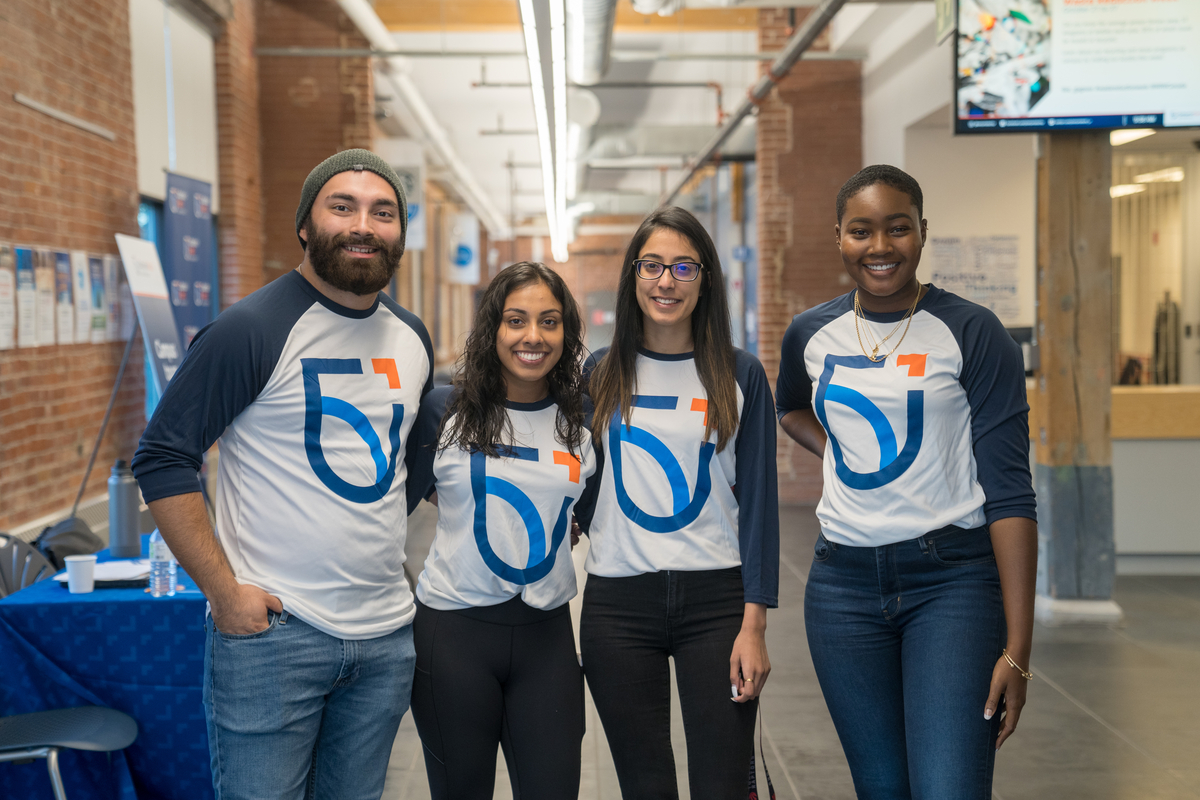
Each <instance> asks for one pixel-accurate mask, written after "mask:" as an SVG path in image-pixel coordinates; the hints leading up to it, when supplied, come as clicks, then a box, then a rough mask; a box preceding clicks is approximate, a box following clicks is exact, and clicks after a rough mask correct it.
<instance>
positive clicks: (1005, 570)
mask: <svg viewBox="0 0 1200 800" xmlns="http://www.w3.org/2000/svg"><path fill="white" fill-rule="evenodd" d="M989 528H990V533H991V537H992V550H993V551H994V552H995V554H996V569H997V570H998V571H999V573H1000V592H1001V594H1002V595H1003V598H1004V619H1005V621H1006V622H1007V624H1008V639H1007V641H1008V654H1009V655H1010V656H1012V659H1013V660H1014V661H1016V662H1017V663H1018V664H1020V665H1021V669H1024V670H1026V671H1028V670H1029V653H1030V650H1032V649H1033V593H1034V584H1035V582H1036V580H1037V523H1036V522H1034V521H1033V520H1031V519H1025V518H1024V517H1007V518H1005V519H998V520H996V521H995V522H993V523H992V524H991V525H990V526H989ZM1026 683H1028V681H1026V680H1025V679H1024V678H1022V677H1021V673H1020V672H1018V671H1017V670H1015V669H1013V668H1012V664H1009V663H1008V659H1006V658H1004V657H1003V656H1001V657H1000V660H999V661H997V662H996V666H995V667H993V668H992V688H991V692H990V693H989V694H988V700H987V706H986V707H985V708H984V716H985V717H986V718H988V719H991V718H992V717H993V716H994V715H995V714H998V713H1000V699H1001V697H1003V698H1004V727H1003V728H1001V729H1000V735H999V736H997V737H996V749H997V750H999V749H1000V745H1002V744H1004V740H1005V739H1007V738H1008V737H1009V736H1012V733H1013V731H1015V730H1016V729H1017V720H1018V719H1020V717H1021V709H1022V708H1023V707H1024V706H1025V693H1026V691H1027V690H1028V687H1027V686H1026V685H1025V684H1026Z"/></svg>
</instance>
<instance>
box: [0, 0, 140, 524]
mask: <svg viewBox="0 0 1200 800" xmlns="http://www.w3.org/2000/svg"><path fill="white" fill-rule="evenodd" d="M16 92H20V93H22V94H24V95H27V96H29V97H31V98H33V99H34V100H37V101H39V102H42V103H45V104H47V105H49V106H52V107H54V108H57V109H60V110H62V111H65V112H67V113H69V114H73V115H75V116H77V117H79V118H81V119H84V120H86V121H88V122H91V123H93V124H96V125H100V126H102V127H104V128H107V129H108V130H111V131H112V132H113V133H115V134H116V139H115V141H111V142H110V141H108V140H107V139H106V138H103V137H101V136H98V135H96V134H94V133H90V132H88V131H84V130H81V129H79V128H76V127H74V126H72V125H68V124H66V123H64V122H60V121H58V120H56V119H52V118H51V117H48V116H46V115H44V114H41V113H39V112H37V111H33V110H32V109H29V108H26V107H25V106H22V105H19V104H18V103H16V102H15V101H14V100H13V94H14V93H16ZM137 207H138V193H137V160H136V151H135V146H134V122H133V79H132V71H131V62H130V43H129V5H128V3H109V2H101V1H100V0H58V2H55V3H53V4H47V3H45V2H42V1H41V0H6V2H5V3H4V6H3V11H2V12H0V240H3V241H5V242H8V243H11V244H21V245H34V246H41V247H50V248H53V249H55V250H72V249H79V250H86V251H87V252H89V253H93V254H96V255H99V254H106V253H111V254H116V253H117V246H116V241H115V240H114V239H113V234H115V233H127V234H130V235H131V236H137V235H138V226H137ZM124 347H125V345H124V343H123V342H109V343H105V344H96V345H93V344H72V345H60V346H53V347H37V348H28V349H22V350H4V351H0V530H10V529H12V528H13V527H16V526H18V525H20V524H21V523H23V522H27V521H29V520H31V519H36V518H37V517H40V516H44V515H46V514H50V513H52V512H55V511H58V510H59V509H62V508H64V507H66V506H69V505H70V504H71V501H72V500H74V499H75V492H76V491H77V490H78V488H79V481H80V479H81V478H82V477H83V470H84V467H85V466H86V465H87V457H88V455H89V453H90V452H91V448H92V444H93V442H94V441H95V438H96V433H97V432H98V431H99V429H100V419H101V417H102V416H103V414H104V409H105V406H106V405H107V403H108V396H109V392H110V391H111V390H112V384H113V380H114V379H115V377H116V372H117V366H118V364H119V363H120V361H121V353H122V351H123V349H124ZM134 347H135V349H134V353H133V355H132V358H131V359H130V364H129V368H128V369H127V371H126V373H125V378H124V382H123V383H122V390H121V393H120V395H119V397H118V400H117V405H116V408H115V409H114V410H113V417H112V421H111V422H110V423H109V427H108V434H107V435H106V437H105V440H104V445H103V447H102V448H101V450H100V453H99V455H98V457H97V459H96V468H95V470H94V471H93V473H92V478H91V481H90V483H89V486H90V491H89V492H88V493H87V495H85V496H91V495H95V494H97V493H100V492H103V491H104V480H105V479H106V477H107V474H108V470H109V467H111V466H112V462H113V460H114V459H116V458H124V459H129V458H131V457H132V456H133V452H134V448H135V447H136V446H137V440H138V437H139V436H140V435H141V430H142V425H143V420H142V406H141V403H142V396H143V386H142V383H143V379H142V357H141V344H140V339H139V342H138V343H137V344H135V345H134Z"/></svg>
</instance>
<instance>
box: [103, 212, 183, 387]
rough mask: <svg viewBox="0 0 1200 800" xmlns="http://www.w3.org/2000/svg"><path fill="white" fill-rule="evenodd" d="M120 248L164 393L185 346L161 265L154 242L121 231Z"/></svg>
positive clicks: (143, 333)
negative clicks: (181, 341)
mask: <svg viewBox="0 0 1200 800" xmlns="http://www.w3.org/2000/svg"><path fill="white" fill-rule="evenodd" d="M117 247H118V248H119V249H120V250H121V259H122V261H124V262H125V276H126V279H127V280H128V281H129V290H130V292H131V293H132V294H133V306H134V308H135V310H136V311H137V316H138V322H139V323H140V324H141V328H142V339H143V340H144V341H145V342H146V354H147V356H148V357H149V358H150V361H151V365H152V366H153V374H154V379H155V384H156V388H157V390H158V394H159V395H161V394H162V393H163V391H164V390H165V389H166V388H167V383H168V382H169V381H170V380H171V378H172V377H173V376H174V375H175V370H177V369H179V363H180V362H181V361H182V360H183V347H182V346H181V345H180V342H179V331H178V329H177V328H176V325H175V315H174V313H173V310H172V307H171V299H170V296H169V295H168V293H167V281H166V279H165V278H164V277H163V269H162V264H161V263H160V262H159V260H158V251H157V250H156V249H155V247H154V243H153V242H149V241H146V240H145V239H137V238H135V237H133V236H126V235H125V234H122V233H118V234H117Z"/></svg>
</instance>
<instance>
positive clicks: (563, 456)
mask: <svg viewBox="0 0 1200 800" xmlns="http://www.w3.org/2000/svg"><path fill="white" fill-rule="evenodd" d="M554 463H555V464H561V465H562V466H564V467H566V468H567V469H568V470H570V474H569V475H568V477H569V478H570V479H571V483H579V459H578V458H577V457H576V456H573V455H571V454H570V453H564V452H563V451H562V450H555V451H554Z"/></svg>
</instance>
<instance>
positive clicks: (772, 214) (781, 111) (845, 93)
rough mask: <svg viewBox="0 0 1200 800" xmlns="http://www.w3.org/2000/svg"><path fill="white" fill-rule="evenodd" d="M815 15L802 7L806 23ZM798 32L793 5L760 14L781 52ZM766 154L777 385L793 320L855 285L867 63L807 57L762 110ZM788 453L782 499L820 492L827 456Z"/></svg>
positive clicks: (770, 317)
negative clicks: (844, 212) (841, 229)
mask: <svg viewBox="0 0 1200 800" xmlns="http://www.w3.org/2000/svg"><path fill="white" fill-rule="evenodd" d="M806 13H807V11H806V10H805V9H795V22H796V24H797V25H799V24H800V23H801V22H802V21H803V19H804V15H805V14H806ZM789 35H790V30H789V19H788V11H787V10H786V9H778V10H777V9H763V10H761V11H760V12H759V48H760V49H761V50H777V49H779V48H780V47H782V46H783V44H784V42H785V41H786V40H787V38H788V36H789ZM823 39H824V34H823V35H822V39H821V40H818V42H817V48H821V47H823V46H824V44H823V42H822V40H823ZM764 69H765V67H764ZM757 159H758V181H759V185H758V241H759V289H758V306H759V357H760V358H761V359H762V362H763V366H764V367H765V368H766V370H767V375H768V377H770V378H771V380H772V382H773V381H774V379H775V376H776V375H777V374H778V369H779V345H780V343H781V341H782V340H783V333H784V331H785V330H786V329H787V326H788V323H789V322H791V319H792V317H793V316H794V315H795V314H798V313H800V312H801V311H803V310H805V309H807V308H811V307H812V306H815V305H818V304H819V303H823V302H825V301H826V300H830V299H832V298H834V297H836V296H838V295H840V294H844V293H846V292H847V291H849V290H850V288H851V284H850V280H849V277H848V276H847V275H846V274H845V271H844V270H843V268H842V262H841V258H840V257H839V255H838V251H837V246H836V239H835V236H834V232H833V228H834V225H835V224H836V223H837V220H836V218H835V215H834V198H835V197H836V195H837V191H838V189H839V188H841V185H842V184H843V183H845V181H846V179H847V178H849V177H850V176H851V175H853V174H854V173H855V172H857V171H858V170H859V169H861V168H862V79H861V69H860V66H859V63H858V62H856V61H825V62H822V61H801V62H799V63H797V64H796V65H795V66H794V67H793V68H792V70H791V72H790V73H789V74H788V76H787V77H786V78H784V79H783V80H782V81H781V82H780V83H779V84H778V86H776V88H775V89H774V90H773V91H772V92H771V94H770V96H769V97H768V98H767V100H766V101H765V102H763V104H762V106H761V107H760V108H759V114H758V141H757ZM778 456H779V499H780V501H781V502H786V503H813V502H816V501H817V500H818V499H820V496H821V462H820V460H819V459H817V458H816V457H814V456H813V455H811V454H810V453H808V452H807V451H806V450H803V449H801V448H800V447H799V446H798V445H796V444H795V443H794V442H792V440H791V439H789V438H788V437H787V436H786V435H784V434H782V432H781V434H780V440H779V453H778Z"/></svg>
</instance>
